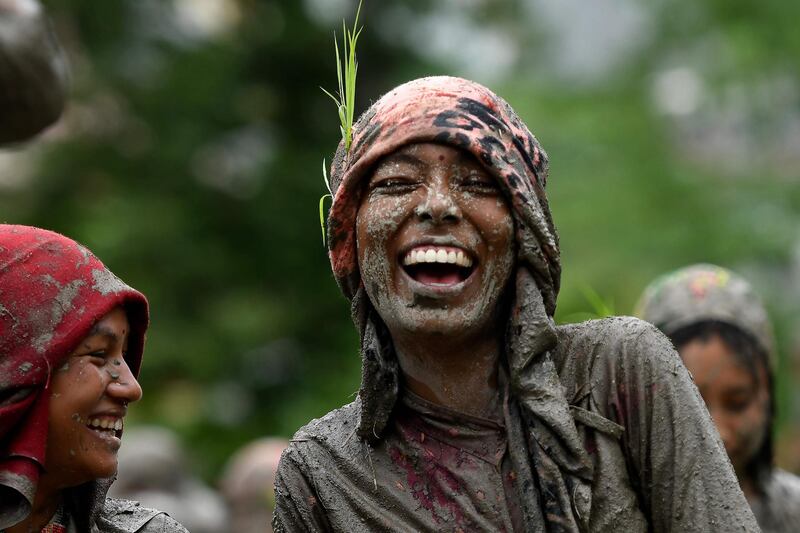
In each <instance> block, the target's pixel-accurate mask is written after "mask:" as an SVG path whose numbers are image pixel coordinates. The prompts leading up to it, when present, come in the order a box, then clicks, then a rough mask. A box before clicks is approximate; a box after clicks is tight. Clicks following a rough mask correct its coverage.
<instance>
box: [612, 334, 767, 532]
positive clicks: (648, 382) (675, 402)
mask: <svg viewBox="0 0 800 533" xmlns="http://www.w3.org/2000/svg"><path fill="white" fill-rule="evenodd" d="M623 327H624V330H625V331H624V333H625V335H624V336H623V338H622V339H623V340H622V342H620V343H619V344H618V345H617V346H616V348H617V349H615V350H612V352H613V356H612V357H610V358H609V359H608V360H607V362H608V363H609V364H608V365H607V367H610V368H608V369H609V370H611V372H612V375H611V376H607V380H605V386H606V387H608V389H610V390H607V391H606V392H607V393H608V396H607V401H608V404H607V405H608V408H609V409H610V410H611V411H612V412H611V413H609V414H611V415H613V418H616V420H617V422H618V423H619V424H620V425H622V426H623V427H624V428H625V432H624V435H623V437H622V440H623V446H624V447H625V453H626V457H627V461H628V464H629V469H630V474H631V478H632V481H633V483H634V485H636V487H635V488H636V490H637V492H638V493H639V495H640V499H641V500H640V501H641V503H642V505H643V507H644V508H645V510H646V513H647V515H648V517H649V521H650V524H651V527H652V530H653V531H654V532H668V531H687V532H689V531H691V532H695V531H696V532H701V531H702V532H713V531H719V532H723V531H724V532H733V531H748V532H749V531H752V532H758V531H759V529H758V526H757V525H756V522H755V519H754V518H753V514H752V512H751V511H750V507H749V505H748V504H747V501H746V500H745V498H744V495H743V494H742V491H741V490H740V488H739V483H738V481H737V480H736V476H735V474H734V473H733V468H732V467H731V464H730V462H729V461H728V457H727V455H726V453H725V449H724V447H723V445H722V442H721V440H720V438H719V436H718V434H717V431H716V429H715V427H714V426H713V423H712V421H711V418H710V416H709V414H708V410H707V409H706V407H705V403H704V402H703V399H702V397H701V396H700V393H699V392H698V390H697V387H696V386H695V385H694V383H693V381H692V378H691V375H690V374H689V372H688V370H686V367H684V366H683V363H682V362H681V360H680V357H679V356H678V354H677V352H676V351H675V350H674V348H673V347H672V344H671V343H670V342H669V340H668V339H667V338H666V337H665V336H664V335H662V334H661V333H660V332H659V331H658V330H656V329H655V328H654V327H652V326H650V325H649V324H647V323H645V322H642V321H639V320H633V319H632V320H630V321H629V322H626V323H625V324H624V326H623ZM608 378H611V379H608Z"/></svg>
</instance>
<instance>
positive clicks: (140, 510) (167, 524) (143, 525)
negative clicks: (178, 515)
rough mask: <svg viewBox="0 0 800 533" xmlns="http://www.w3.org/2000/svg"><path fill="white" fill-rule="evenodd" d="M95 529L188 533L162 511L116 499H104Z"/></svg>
mask: <svg viewBox="0 0 800 533" xmlns="http://www.w3.org/2000/svg"><path fill="white" fill-rule="evenodd" d="M97 528H98V531H99V532H100V533H188V531H187V530H186V528H185V527H183V526H182V525H181V524H179V523H178V522H177V521H175V520H174V519H173V518H171V517H170V516H169V515H168V514H166V513H165V512H163V511H159V510H157V509H150V508H148V507H142V506H141V505H140V504H139V502H134V501H131V500H121V499H117V498H106V502H105V505H104V506H103V509H102V511H101V512H100V515H99V516H98V519H97Z"/></svg>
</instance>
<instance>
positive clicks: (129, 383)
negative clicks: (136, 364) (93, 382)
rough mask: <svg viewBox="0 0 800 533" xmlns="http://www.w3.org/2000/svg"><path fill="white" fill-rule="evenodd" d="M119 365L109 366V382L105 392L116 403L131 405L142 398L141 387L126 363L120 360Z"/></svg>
mask: <svg viewBox="0 0 800 533" xmlns="http://www.w3.org/2000/svg"><path fill="white" fill-rule="evenodd" d="M119 361H120V364H119V365H114V364H113V363H112V364H111V365H110V367H111V368H110V370H109V371H108V372H109V375H110V376H111V382H110V383H109V384H108V387H107V389H106V392H107V393H108V395H109V396H111V397H112V398H114V399H115V400H118V401H123V402H125V403H132V402H136V401H139V400H140V399H141V398H142V387H141V385H139V381H138V380H137V379H136V376H134V375H133V372H132V371H131V369H130V367H129V366H128V363H127V362H126V361H125V360H124V359H122V358H120V359H119Z"/></svg>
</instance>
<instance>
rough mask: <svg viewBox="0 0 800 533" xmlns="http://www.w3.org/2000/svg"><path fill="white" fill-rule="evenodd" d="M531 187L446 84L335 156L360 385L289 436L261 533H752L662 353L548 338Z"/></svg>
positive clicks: (580, 338)
mask: <svg viewBox="0 0 800 533" xmlns="http://www.w3.org/2000/svg"><path fill="white" fill-rule="evenodd" d="M547 169H548V163H547V156H546V155H545V152H544V151H543V150H542V148H541V147H540V145H539V143H538V141H537V140H536V139H535V138H534V137H533V135H532V134H531V133H530V132H529V130H528V128H527V127H526V126H525V124H523V123H522V122H521V121H520V119H519V118H518V117H517V115H516V114H515V113H514V111H513V110H512V109H511V107H510V106H509V105H508V104H507V103H506V102H505V101H504V100H502V99H501V98H499V97H498V96H496V95H495V94H494V93H492V92H491V91H490V90H488V89H487V88H485V87H483V86H481V85H479V84H477V83H474V82H471V81H468V80H464V79H460V78H453V77H432V78H422V79H418V80H415V81H411V82H409V83H406V84H403V85H401V86H399V87H397V88H395V89H394V90H392V91H391V92H389V93H388V94H386V95H385V96H383V97H382V98H381V99H380V100H378V101H377V102H376V103H375V104H374V105H373V106H372V107H371V108H370V109H369V110H368V111H367V112H366V113H364V115H363V116H362V117H361V118H360V119H359V121H358V123H357V124H356V126H355V128H354V137H353V141H352V145H351V147H350V150H349V151H348V152H346V151H345V148H344V146H343V144H340V146H339V149H338V151H337V154H336V158H335V160H334V163H333V165H332V171H331V183H330V184H331V187H332V191H333V198H334V199H333V204H332V206H331V209H330V212H329V216H328V236H329V238H328V246H329V254H330V259H331V264H332V268H333V273H334V276H335V277H336V280H337V281H338V283H339V285H340V287H341V289H342V291H343V292H344V294H345V295H346V296H347V298H348V299H350V301H351V304H352V313H353V318H354V321H355V324H356V326H357V327H358V330H359V333H360V338H361V356H362V360H363V363H362V381H361V389H360V391H359V395H358V398H357V399H356V400H355V401H354V402H352V403H351V404H349V405H346V406H344V407H342V408H340V409H337V410H335V411H332V412H331V413H329V414H327V415H326V416H324V417H322V418H320V419H318V420H314V421H312V422H310V423H309V424H308V425H306V426H305V427H304V428H302V429H301V430H299V431H298V432H297V433H296V435H295V436H294V438H293V439H292V440H291V442H290V444H289V447H288V448H287V450H286V451H285V453H284V454H283V457H282V459H281V464H280V467H279V471H278V475H277V477H276V511H275V515H274V519H273V525H274V528H275V531H279V532H280V531H292V532H294V531H342V532H344V531H347V532H360V531H453V532H457V531H461V532H467V531H533V532H545V531H548V532H552V531H563V532H579V531H580V532H586V531H591V532H612V531H613V532H619V531H624V532H626V533H634V532H645V531H654V532H666V531H673V532H677V531H681V532H709V531H720V532H722V531H724V532H732V531H753V532H755V531H758V526H757V525H756V523H755V519H754V518H753V515H752V513H751V511H750V509H749V507H748V506H747V502H746V500H745V498H744V496H743V495H742V492H741V490H740V489H739V486H738V483H737V482H736V477H735V475H734V473H733V470H732V469H731V467H730V463H729V462H728V460H727V457H726V456H725V453H724V448H723V447H722V443H721V442H720V439H719V437H718V436H717V434H716V431H715V430H714V427H713V425H712V422H711V419H710V418H709V416H708V412H707V411H706V409H705V407H704V406H703V403H702V398H700V395H699V394H698V392H697V389H696V387H695V386H694V385H693V384H692V381H691V378H690V377H689V374H688V373H687V371H686V369H685V368H684V366H683V365H682V364H681V362H680V359H679V357H678V355H677V353H676V352H675V350H674V349H673V348H672V346H671V344H670V343H669V341H668V339H667V338H666V337H664V336H663V335H662V334H661V333H660V332H658V330H657V329H656V328H654V327H653V326H652V325H650V324H647V323H645V322H643V321H640V320H638V319H634V318H622V317H615V318H608V319H604V320H598V321H591V322H585V323H581V324H571V325H565V326H556V325H555V323H554V321H553V314H554V312H555V308H556V297H557V295H558V289H559V279H560V271H561V266H560V258H559V245H558V238H557V235H556V230H555V227H554V225H553V222H552V218H551V216H550V210H549V206H548V202H547V197H546V195H545V190H544V187H545V182H546V179H547Z"/></svg>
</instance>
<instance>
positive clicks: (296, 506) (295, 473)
mask: <svg viewBox="0 0 800 533" xmlns="http://www.w3.org/2000/svg"><path fill="white" fill-rule="evenodd" d="M557 334H558V343H557V346H556V347H555V349H554V350H553V352H552V358H553V362H554V364H555V366H556V370H557V372H558V377H559V379H560V381H561V384H562V387H563V391H564V394H565V396H566V398H567V401H568V402H569V404H570V406H571V407H570V409H571V412H572V416H573V418H574V420H575V425H576V426H577V428H578V432H579V434H580V436H581V437H582V441H583V443H584V447H585V449H586V451H587V453H588V455H589V457H590V459H591V463H592V464H591V469H592V481H591V490H590V491H589V492H588V493H582V494H575V495H573V499H574V501H575V502H576V503H575V508H574V509H573V512H574V513H575V514H576V515H577V523H578V524H579V527H580V529H581V530H583V531H591V532H618V531H625V532H626V533H637V532H647V531H654V532H662V531H681V532H711V531H720V532H723V531H724V532H734V531H752V532H756V531H759V529H758V526H757V525H756V523H755V520H754V518H753V515H752V513H751V512H750V509H749V507H748V505H747V502H746V501H745V499H744V496H743V495H742V493H741V491H740V489H739V485H738V483H737V481H736V478H735V476H734V474H733V470H732V468H731V466H730V463H729V462H728V460H727V456H726V455H725V452H724V449H723V447H722V444H721V442H720V440H719V437H718V436H717V434H716V431H715V430H714V428H713V425H712V423H711V420H710V418H709V416H708V413H707V411H706V410H705V408H704V406H703V403H702V399H701V398H700V395H699V393H698V392H697V389H696V387H695V386H694V385H693V384H692V382H691V378H690V377H689V374H688V372H687V371H686V369H685V368H684V366H683V365H682V363H681V362H680V359H679V358H678V355H677V354H676V353H675V351H674V350H673V349H672V347H671V345H670V344H669V342H668V341H667V339H666V338H664V337H663V336H662V335H661V334H660V333H658V332H656V330H655V328H653V327H652V326H649V325H647V324H645V323H644V322H641V321H638V320H635V319H631V318H615V319H606V320H602V321H592V322H586V323H582V324H577V325H569V326H561V327H558V328H557ZM412 404H413V408H411V411H412V412H416V413H422V414H421V415H419V419H417V418H415V416H414V415H413V414H412V415H411V416H409V414H408V412H409V411H408V410H409V408H410V404H409V400H408V396H406V399H405V400H403V401H402V402H401V404H399V405H397V406H396V407H395V411H394V412H393V415H392V422H391V424H390V426H389V428H388V430H387V431H386V432H385V434H384V436H383V438H382V439H381V440H380V441H378V443H377V444H376V445H374V446H370V445H368V444H366V443H365V442H364V441H362V440H360V439H359V438H358V437H357V435H356V427H357V424H358V420H359V410H360V409H361V405H360V401H359V400H357V401H356V402H353V403H351V404H349V405H347V406H345V407H343V408H341V409H338V410H336V411H333V412H331V413H329V414H328V415H326V416H325V417H323V418H321V419H318V420H314V421H312V422H311V423H310V424H308V425H307V426H306V427H304V428H303V429H301V430H300V431H299V432H298V433H297V434H296V436H295V437H294V439H293V440H292V442H291V444H290V446H289V447H288V448H287V450H286V451H285V452H284V456H283V458H282V460H281V465H280V467H279V470H278V475H277V478H276V510H275V517H274V527H275V531H292V532H294V531H342V532H344V531H347V532H360V531H453V532H456V531H502V530H503V529H504V528H505V530H507V531H511V530H515V531H516V530H517V528H518V529H519V530H520V531H534V532H538V531H545V527H546V526H545V521H543V520H541V519H536V518H535V517H536V512H531V511H530V510H529V511H526V512H523V513H522V519H521V520H522V524H521V525H518V526H517V525H515V524H514V519H513V515H514V512H513V509H514V507H515V506H519V507H520V508H523V509H524V508H526V507H529V508H533V509H538V513H539V515H538V516H540V517H541V516H543V515H545V516H547V517H548V520H547V523H548V524H549V526H548V528H547V530H548V531H550V530H551V528H552V526H553V524H557V523H558V517H554V516H551V515H548V510H547V509H542V508H541V507H542V506H541V504H540V501H541V500H540V496H539V495H541V494H542V493H546V492H547V491H548V490H551V479H548V478H542V477H541V476H537V474H536V470H535V469H533V468H531V466H532V465H531V464H530V457H531V453H530V452H529V451H528V450H527V446H526V443H525V439H523V438H521V437H520V432H519V431H518V428H519V427H520V426H521V425H522V424H523V421H522V420H521V415H520V414H519V413H520V411H519V410H518V409H516V408H515V404H516V402H515V400H514V398H512V399H511V400H510V401H509V402H508V407H509V409H508V411H507V413H506V416H505V422H506V423H505V424H504V425H500V424H498V425H497V426H496V427H495V428H489V427H487V426H486V425H480V424H476V421H475V420H474V419H471V417H465V416H464V415H459V416H452V415H451V416H450V417H449V422H448V424H447V425H441V417H442V414H441V413H443V412H444V411H443V410H442V409H441V408H438V409H435V410H434V409H430V406H427V405H423V404H420V403H419V402H418V401H416V400H413V399H412ZM423 409H427V411H424V410H423ZM419 420H422V421H423V422H424V423H425V426H424V431H420V432H419V434H415V433H414V428H415V425H416V424H419V423H420V422H419ZM437 424H440V425H439V427H438V428H437V431H433V430H432V429H431V428H432V427H436V425H437ZM417 429H418V428H417ZM493 430H494V433H493ZM462 431H463V432H464V434H465V435H475V434H479V433H480V432H481V431H485V432H487V433H486V434H485V435H483V436H482V437H481V438H478V439H476V440H475V441H471V440H470V439H469V438H465V439H463V440H462V439H459V438H457V437H458V436H459V435H460V433H461V432H462ZM442 432H444V434H448V433H453V432H456V433H457V434H455V435H443V434H442ZM492 433H493V436H490V435H492ZM423 435H424V437H423ZM504 436H505V438H504ZM448 437H452V438H448ZM504 440H505V441H506V442H507V443H508V444H507V445H506V444H505V443H504V442H503V441H504ZM426 441H427V443H426ZM476 444H477V447H476ZM476 451H477V452H479V453H476ZM493 453H494V454H497V455H498V456H499V457H497V458H496V459H495V460H494V463H492V461H491V456H492V454H493ZM506 457H507V458H508V459H507V461H508V462H507V463H506V464H507V465H509V466H507V467H505V468H504V466H503V465H504V458H506ZM534 457H536V455H534ZM487 465H488V466H487ZM543 471H546V469H545V470H543ZM506 472H507V474H506ZM555 475H556V474H555V473H554V476H555ZM504 476H507V477H504ZM508 477H510V478H513V479H508ZM553 479H555V477H554V478H553ZM509 481H510V483H509ZM509 493H510V494H509ZM507 494H508V496H507ZM565 523H567V522H565ZM552 530H553V531H555V530H556V529H552ZM558 530H560V531H562V530H563V531H570V530H571V528H570V527H569V526H568V525H567V526H565V527H563V528H559V529H558Z"/></svg>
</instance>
